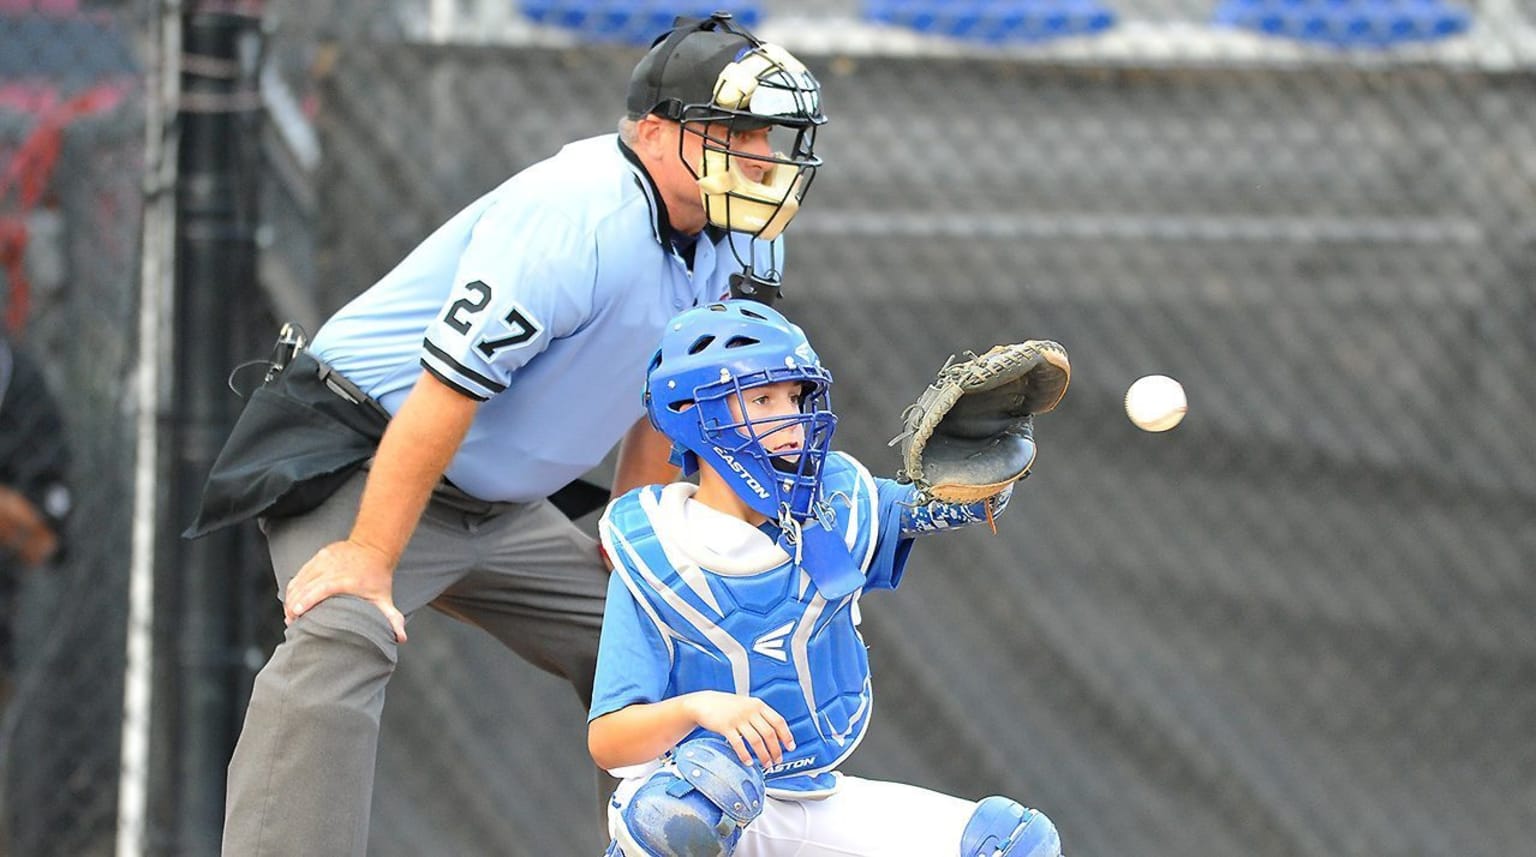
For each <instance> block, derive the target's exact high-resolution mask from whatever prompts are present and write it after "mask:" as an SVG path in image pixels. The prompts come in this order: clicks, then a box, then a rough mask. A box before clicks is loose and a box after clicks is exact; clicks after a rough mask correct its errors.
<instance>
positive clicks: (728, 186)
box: [699, 151, 800, 241]
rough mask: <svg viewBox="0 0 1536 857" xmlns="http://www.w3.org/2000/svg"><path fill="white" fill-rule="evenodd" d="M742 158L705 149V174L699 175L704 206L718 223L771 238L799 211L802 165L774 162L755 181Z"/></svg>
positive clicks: (757, 236) (712, 219)
mask: <svg viewBox="0 0 1536 857" xmlns="http://www.w3.org/2000/svg"><path fill="white" fill-rule="evenodd" d="M739 160H740V159H739V158H733V157H731V156H729V155H727V154H726V153H725V152H715V151H706V152H705V153H704V165H705V169H704V175H703V176H702V177H701V178H700V179H699V191H700V192H701V193H702V194H703V196H704V210H705V212H706V213H707V214H708V216H709V222H710V223H711V224H713V225H715V226H718V227H720V228H722V229H729V230H731V231H733V232H744V233H747V234H750V235H752V236H754V237H756V238H760V239H762V240H764V241H772V240H774V239H775V238H778V237H779V235H780V234H781V233H783V232H784V227H786V226H788V225H789V221H791V220H793V219H794V217H795V215H796V214H797V213H798V212H799V211H800V195H799V194H798V193H795V190H796V188H795V185H796V183H797V182H798V181H799V179H800V168H799V167H796V166H792V165H790V164H773V165H772V166H770V167H769V168H768V171H767V172H766V173H764V175H763V180H762V181H753V180H752V179H750V178H748V177H747V174H746V173H744V172H742V170H741V167H740V166H739V164H738V161H739Z"/></svg>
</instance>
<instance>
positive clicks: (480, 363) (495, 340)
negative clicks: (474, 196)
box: [421, 198, 597, 401]
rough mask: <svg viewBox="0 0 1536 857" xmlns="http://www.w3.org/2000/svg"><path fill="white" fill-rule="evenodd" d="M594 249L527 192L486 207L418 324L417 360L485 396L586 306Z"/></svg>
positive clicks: (566, 330)
mask: <svg viewBox="0 0 1536 857" xmlns="http://www.w3.org/2000/svg"><path fill="white" fill-rule="evenodd" d="M596 272H597V251H596V247H595V244H594V238H593V236H592V234H591V232H590V231H589V230H584V229H581V228H579V227H577V226H576V225H575V224H573V223H571V222H570V220H569V219H568V218H567V217H566V216H564V215H563V214H561V213H560V212H559V211H550V210H547V209H545V210H540V207H539V206H538V204H537V202H536V201H525V200H520V199H517V198H508V199H505V200H503V201H501V202H498V203H497V204H495V205H493V206H491V207H490V208H488V209H486V211H485V213H484V214H483V215H481V217H480V221H479V222H478V223H477V224H475V227H474V230H473V231H472V232H471V234H470V239H469V244H468V245H467V246H466V247H465V248H464V252H463V253H462V254H461V255H460V257H459V266H458V271H457V272H456V273H455V275H454V285H453V289H452V290H451V291H450V292H449V294H448V300H447V302H446V303H445V304H444V306H443V309H442V311H441V312H440V313H439V314H438V317H437V320H436V321H435V322H433V324H432V326H431V327H429V328H427V334H426V340H425V342H424V343H423V344H422V361H421V362H422V366H423V367H424V368H425V369H426V370H427V371H428V372H431V373H432V374H433V375H435V376H437V378H438V380H440V381H442V382H443V383H445V384H447V385H448V386H450V387H453V388H454V389H456V390H458V391H459V392H461V393H463V394H464V395H466V396H469V397H470V398H473V399H477V400H480V401H484V400H486V399H489V398H490V397H491V396H494V395H496V394H497V393H500V392H501V391H503V390H505V389H506V388H507V384H508V383H509V382H510V380H511V377H512V374H513V373H514V372H516V371H517V370H518V369H519V368H520V367H522V366H523V365H524V364H526V363H527V362H528V361H529V360H532V359H533V358H534V357H535V356H537V355H538V354H540V353H541V352H543V351H544V350H545V349H546V348H548V347H549V344H550V342H552V341H553V340H556V339H559V338H561V337H564V336H569V335H570V334H571V333H573V332H575V331H577V330H579V329H580V328H581V327H582V325H584V324H585V323H586V322H587V321H588V320H589V319H590V318H591V316H592V314H593V303H594V298H593V291H594V288H595V286H594V284H595V282H596V279H597V273H596Z"/></svg>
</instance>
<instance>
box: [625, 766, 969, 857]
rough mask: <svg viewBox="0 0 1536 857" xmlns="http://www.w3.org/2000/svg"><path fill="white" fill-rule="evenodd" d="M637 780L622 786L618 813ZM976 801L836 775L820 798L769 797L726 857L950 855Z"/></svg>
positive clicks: (952, 856)
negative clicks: (834, 784) (838, 783)
mask: <svg viewBox="0 0 1536 857" xmlns="http://www.w3.org/2000/svg"><path fill="white" fill-rule="evenodd" d="M644 782H645V779H644V778H643V777H633V778H630V779H626V780H624V782H623V783H621V784H620V785H619V788H618V790H617V791H616V792H615V793H614V797H615V798H616V799H617V801H618V804H619V808H612V807H610V809H609V819H610V825H611V824H612V823H613V822H612V819H613V816H614V814H615V813H617V812H619V809H620V808H622V807H623V806H624V804H625V803H627V802H628V801H629V797H630V795H632V794H634V793H635V789H638V788H639V787H640V785H641V784H642V783H644ZM975 810H976V802H975V801H969V800H962V799H961V798H957V797H951V796H950V795H946V794H941V793H939V792H935V791H930V790H928V789H925V788H920V787H918V786H909V785H905V784H903V783H888V782H883V781H881V780H865V779H860V778H858V777H850V776H844V777H843V782H842V787H841V788H839V789H838V790H837V791H836V792H835V793H833V794H832V795H831V796H830V797H827V798H824V799H822V800H806V801H790V800H779V799H777V798H769V799H768V801H767V805H766V806H764V807H763V814H762V815H760V816H758V817H757V818H756V819H755V820H753V822H752V823H751V824H749V825H747V827H746V829H745V830H743V831H742V834H741V842H740V843H739V844H738V845H737V846H736V852H735V854H734V855H733V857H956V855H958V854H959V853H960V834H961V833H962V832H964V830H965V825H966V822H968V821H970V818H971V813H972V812H974V811H975Z"/></svg>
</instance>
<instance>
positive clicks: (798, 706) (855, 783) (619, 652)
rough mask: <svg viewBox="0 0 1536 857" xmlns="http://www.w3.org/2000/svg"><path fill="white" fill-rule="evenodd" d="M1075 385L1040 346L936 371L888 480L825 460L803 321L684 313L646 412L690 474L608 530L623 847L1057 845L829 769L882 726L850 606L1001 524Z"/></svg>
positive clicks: (1029, 854)
mask: <svg viewBox="0 0 1536 857" xmlns="http://www.w3.org/2000/svg"><path fill="white" fill-rule="evenodd" d="M1068 378H1069V366H1068V362H1067V356H1066V353H1065V351H1063V350H1062V349H1061V347H1060V346H1058V345H1056V344H1055V343H1053V342H1044V341H1035V342H1028V343H1023V344H1020V345H1011V346H1000V347H998V348H995V349H993V350H992V351H990V352H988V353H987V354H985V355H982V356H980V357H975V356H973V357H972V359H970V360H966V361H963V362H961V363H958V364H955V365H946V367H945V368H944V369H943V370H941V371H940V373H939V378H938V380H937V381H936V382H935V383H934V384H933V385H932V386H931V387H930V388H929V389H928V391H927V392H926V393H925V394H924V395H923V397H922V398H921V399H920V400H919V401H918V402H917V404H915V405H914V406H913V407H911V408H909V409H908V412H907V414H906V432H905V433H904V435H903V437H904V439H905V441H906V443H905V448H904V450H903V453H904V459H905V462H904V468H905V472H904V473H903V474H902V479H903V480H904V481H895V480H890V479H879V478H875V477H872V476H871V475H870V473H869V471H867V470H866V469H865V468H864V467H863V465H861V464H860V463H859V462H858V461H856V460H855V459H853V458H852V457H851V456H849V455H847V454H844V453H841V452H832V451H831V450H830V444H831V440H832V433H833V429H834V427H835V426H836V423H837V418H836V417H835V416H834V415H833V414H832V412H831V411H830V410H829V407H828V396H827V392H828V388H829V387H830V386H831V383H832V378H831V375H830V374H828V372H827V370H826V369H824V368H822V366H821V362H820V360H819V359H818V358H817V356H816V353H815V352H814V351H813V350H812V349H811V346H810V343H809V342H807V341H806V338H805V334H804V333H803V332H802V331H801V330H800V328H799V327H797V326H795V325H794V324H791V323H790V322H789V321H787V320H786V319H785V318H784V317H783V316H782V315H780V314H779V313H777V312H775V311H774V310H772V309H770V308H768V307H766V306H763V305H761V304H757V303H751V302H746V301H726V302H724V303H716V304H710V305H706V306H703V307H699V308H697V309H693V310H690V311H688V312H685V313H683V314H682V315H679V316H678V317H676V318H675V319H673V321H672V322H671V323H670V324H669V325H668V328H667V332H666V334H665V336H664V338H663V339H662V342H661V347H660V349H659V350H658V351H657V352H656V354H655V355H654V356H653V357H652V358H651V362H650V367H649V369H648V371H647V377H646V387H645V404H646V408H647V410H648V413H649V415H650V420H651V422H652V424H653V425H654V426H655V427H656V428H657V429H658V430H659V431H660V432H662V434H664V435H665V436H667V437H668V438H670V439H671V440H672V442H673V444H674V447H673V449H674V456H675V457H676V458H677V459H678V460H679V462H680V463H681V464H682V465H683V469H684V472H685V473H687V474H692V473H694V472H697V473H698V484H697V485H693V484H690V483H686V482H677V483H674V484H671V485H666V486H649V487H644V488H639V489H636V490H634V491H631V492H629V493H628V494H625V495H624V496H622V497H620V498H619V499H617V500H615V501H614V502H613V503H612V504H611V505H610V506H609V508H608V511H607V514H606V515H605V516H604V518H603V521H602V524H601V533H602V538H603V545H604V548H605V549H606V551H607V553H608V555H609V557H610V558H611V559H612V560H613V562H614V571H615V573H614V575H613V576H612V578H611V580H610V582H609V588H608V600H607V607H606V611H605V613H604V619H603V631H602V641H601V644H600V648H599V654H598V664H597V680H596V685H595V688H594V693H593V696H594V699H593V703H592V710H591V716H590V723H589V728H588V745H589V747H590V749H591V752H592V757H593V759H595V760H596V761H597V763H598V764H599V765H600V766H602V767H604V768H607V769H609V770H610V771H611V772H612V773H613V774H614V775H615V776H617V777H619V778H620V779H621V780H622V784H621V785H620V786H619V788H618V789H617V791H616V792H615V793H614V796H613V799H612V801H611V803H610V806H609V832H610V833H611V834H612V837H613V842H612V844H610V846H609V848H608V852H607V854H608V855H610V857H613V855H623V857H658V855H685V857H703V856H704V855H709V857H724V855H737V857H775V855H786V857H787V855H797V857H816V855H826V857H831V855H837V857H848V855H870V857H904V855H910V857H954V855H960V857H1057V855H1059V854H1060V851H1061V845H1060V839H1059V838H1058V836H1057V832H1056V828H1055V826H1054V825H1053V824H1052V823H1051V821H1050V819H1048V818H1047V817H1046V816H1045V815H1043V814H1042V813H1040V812H1038V811H1036V810H1033V809H1027V808H1025V807H1024V806H1022V805H1021V804H1019V803H1017V802H1016V801H1013V800H1011V799H1009V798H1006V797H996V796H994V797H988V798H986V799H984V800H981V801H979V802H976V801H969V800H964V799H961V798H957V797H951V796H949V795H944V794H939V793H936V792H932V791H929V790H926V789H922V788H918V787H916V786H910V785H902V784H896V783H887V782H877V781H873V780H865V779H859V778H856V777H851V776H845V775H843V774H840V773H839V772H838V771H837V767H838V765H839V764H841V763H842V761H843V760H844V759H846V758H848V756H849V755H850V754H852V752H853V750H854V748H855V747H857V746H858V745H859V741H860V740H861V739H862V738H863V737H864V732H865V729H866V728H867V726H868V724H869V718H870V712H871V703H872V693H871V688H870V671H869V660H868V656H867V653H866V651H865V647H864V642H863V640H862V638H861V637H860V636H859V632H858V628H857V626H858V624H859V597H860V595H862V594H863V593H864V591H865V590H868V589H893V588H895V587H896V585H897V584H898V583H899V582H900V581H901V577H902V572H903V569H904V567H905V565H906V560H907V556H908V554H909V552H910V549H911V546H912V540H913V539H914V538H916V537H918V536H922V535H926V534H929V533H934V532H939V531H943V530H949V529H954V528H957V527H963V526H968V525H971V524H975V523H978V522H984V521H991V520H992V519H993V517H994V516H995V515H997V514H998V513H999V512H1001V511H1002V509H1003V507H1004V506H1005V505H1006V504H1007V501H1008V498H1009V496H1010V494H1011V492H1012V484H1013V482H1014V481H1016V480H1017V479H1019V478H1021V477H1022V476H1024V475H1025V474H1026V473H1027V472H1028V469H1029V466H1030V464H1031V463H1032V462H1033V459H1034V452H1035V448H1034V441H1033V437H1032V415H1033V414H1035V413H1043V412H1045V411H1049V410H1050V409H1051V408H1053V407H1055V405H1056V403H1057V402H1058V401H1059V400H1060V399H1061V396H1062V394H1063V393H1064V392H1065V391H1066V386H1067V381H1068Z"/></svg>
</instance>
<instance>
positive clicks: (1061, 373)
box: [891, 339, 1072, 503]
mask: <svg viewBox="0 0 1536 857" xmlns="http://www.w3.org/2000/svg"><path fill="white" fill-rule="evenodd" d="M965 357H966V359H964V360H959V361H958V362H957V359H956V358H955V357H953V356H952V357H950V358H949V360H948V361H946V362H945V364H944V366H943V368H941V369H940V370H939V372H938V375H937V377H936V378H935V379H934V381H933V383H931V384H929V386H928V389H927V390H925V391H923V394H922V395H921V396H919V397H918V399H917V401H916V402H914V403H913V404H912V405H910V406H909V407H908V408H907V409H906V411H905V412H904V413H903V415H902V423H903V429H904V430H903V432H902V433H901V434H900V435H897V436H896V438H895V439H894V440H892V441H891V444H892V445H895V444H896V443H898V442H899V443H901V461H902V469H901V471H900V472H899V473H898V474H897V479H898V480H899V481H903V482H912V483H914V484H916V485H917V487H918V497H917V499H918V501H919V502H928V501H930V500H939V501H942V502H946V503H974V502H976V501H978V500H986V499H989V498H991V497H994V496H996V495H997V494H998V493H999V492H1001V491H1002V490H1003V489H1004V488H1006V487H1008V486H1009V485H1011V484H1013V483H1014V482H1016V481H1018V480H1019V479H1022V478H1024V476H1026V475H1028V473H1029V468H1030V465H1032V464H1033V463H1034V460H1035V441H1034V419H1033V417H1034V415H1035V414H1043V413H1046V412H1047V411H1050V410H1051V409H1052V408H1055V407H1056V405H1057V403H1059V402H1060V401H1061V397H1062V396H1063V395H1065V394H1066V392H1067V383H1068V382H1069V381H1070V380H1071V378H1072V367H1071V364H1070V363H1069V362H1068V361H1067V352H1066V349H1064V348H1062V347H1061V346H1060V345H1058V344H1056V343H1055V342H1051V341H1049V340H1043V339H1032V340H1030V341H1028V342H1021V343H1018V344H1015V345H998V346H994V347H993V348H992V349H991V350H990V351H988V352H987V353H985V354H981V355H977V354H974V353H972V352H966V355H965Z"/></svg>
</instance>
